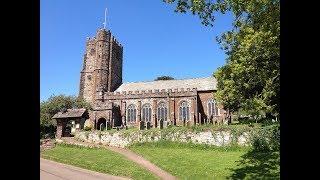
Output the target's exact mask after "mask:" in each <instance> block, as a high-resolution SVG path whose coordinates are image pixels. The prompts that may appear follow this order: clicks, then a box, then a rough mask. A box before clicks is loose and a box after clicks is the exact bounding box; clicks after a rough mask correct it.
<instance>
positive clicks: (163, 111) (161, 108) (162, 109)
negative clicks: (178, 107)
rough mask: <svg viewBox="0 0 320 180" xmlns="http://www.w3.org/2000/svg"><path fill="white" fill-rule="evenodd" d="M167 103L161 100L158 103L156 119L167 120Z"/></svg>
mask: <svg viewBox="0 0 320 180" xmlns="http://www.w3.org/2000/svg"><path fill="white" fill-rule="evenodd" d="M167 111H168V109H167V105H166V104H165V103H164V102H162V103H160V104H159V105H158V120H161V119H162V120H163V121H167Z"/></svg>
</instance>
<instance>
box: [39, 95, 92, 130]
mask: <svg viewBox="0 0 320 180" xmlns="http://www.w3.org/2000/svg"><path fill="white" fill-rule="evenodd" d="M69 108H86V109H91V106H90V104H89V103H87V102H85V101H84V100H83V99H81V98H78V97H75V96H66V95H58V96H54V95H52V96H50V97H49V98H48V100H46V101H42V102H41V103H40V128H41V129H40V130H41V132H40V134H41V133H42V134H45V133H52V132H48V131H53V130H54V128H55V127H56V122H55V121H54V120H53V119H52V117H53V116H54V115H55V114H56V113H57V112H59V111H62V110H63V109H69Z"/></svg>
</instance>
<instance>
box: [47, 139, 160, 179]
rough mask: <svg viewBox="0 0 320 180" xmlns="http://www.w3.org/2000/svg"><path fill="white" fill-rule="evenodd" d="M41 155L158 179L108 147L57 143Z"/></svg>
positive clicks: (55, 159)
mask: <svg viewBox="0 0 320 180" xmlns="http://www.w3.org/2000/svg"><path fill="white" fill-rule="evenodd" d="M41 157H43V158H45V159H50V160H53V161H57V162H61V163H65V164H70V165H74V166H78V167H81V168H85V169H89V170H93V171H98V172H102V173H107V174H112V175H116V176H126V177H131V178H133V179H157V177H156V176H154V175H153V174H152V173H150V172H149V171H147V170H145V169H144V168H142V167H140V166H139V165H137V164H135V163H134V162H131V161H130V160H127V159H126V158H125V157H123V156H122V155H120V154H117V153H115V152H112V151H110V150H107V149H98V148H92V149H91V148H85V147H77V146H71V145H57V146H56V147H55V148H53V149H50V150H46V151H43V152H41Z"/></svg>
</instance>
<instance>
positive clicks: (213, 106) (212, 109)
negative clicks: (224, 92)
mask: <svg viewBox="0 0 320 180" xmlns="http://www.w3.org/2000/svg"><path fill="white" fill-rule="evenodd" d="M208 115H209V116H211V115H212V116H218V115H219V112H218V106H217V102H216V101H215V100H214V99H210V100H209V101H208Z"/></svg>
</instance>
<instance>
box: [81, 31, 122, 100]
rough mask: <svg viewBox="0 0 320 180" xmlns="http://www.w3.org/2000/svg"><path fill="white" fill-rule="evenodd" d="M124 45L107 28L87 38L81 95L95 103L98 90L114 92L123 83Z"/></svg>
mask: <svg viewBox="0 0 320 180" xmlns="http://www.w3.org/2000/svg"><path fill="white" fill-rule="evenodd" d="M122 58H123V47H122V45H121V44H120V43H119V42H118V41H117V40H116V38H115V37H114V36H113V35H112V34H111V32H110V31H109V30H108V31H107V30H106V29H104V28H103V29H99V30H98V31H97V34H96V36H95V37H93V38H87V41H86V50H85V53H84V57H83V68H82V71H81V73H80V74H81V75H80V90H79V97H81V98H83V99H85V100H86V101H87V102H89V103H91V104H93V103H94V101H95V99H96V97H95V96H96V92H97V91H99V90H103V91H104V92H113V91H115V90H116V89H117V88H118V87H119V86H120V85H121V84H122V62H123V59H122Z"/></svg>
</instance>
